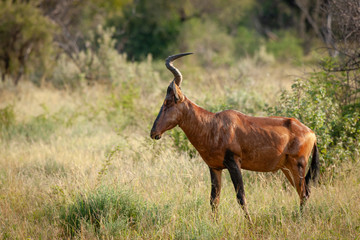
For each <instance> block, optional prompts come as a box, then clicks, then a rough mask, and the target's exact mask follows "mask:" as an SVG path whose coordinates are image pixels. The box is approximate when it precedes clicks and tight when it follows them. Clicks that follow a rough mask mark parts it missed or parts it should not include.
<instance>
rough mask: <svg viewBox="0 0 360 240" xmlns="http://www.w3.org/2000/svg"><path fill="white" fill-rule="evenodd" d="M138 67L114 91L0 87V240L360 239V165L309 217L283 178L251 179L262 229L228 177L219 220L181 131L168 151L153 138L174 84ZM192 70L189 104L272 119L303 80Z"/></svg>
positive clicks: (247, 68)
mask: <svg viewBox="0 0 360 240" xmlns="http://www.w3.org/2000/svg"><path fill="white" fill-rule="evenodd" d="M124 64H125V63H124ZM128 64H129V65H125V66H123V67H124V68H127V69H126V72H127V73H129V74H130V75H129V76H125V75H121V78H116V77H114V79H113V82H112V84H111V85H101V84H96V83H95V84H93V85H90V86H81V87H79V88H77V89H73V90H69V89H60V90H59V89H54V88H52V87H42V88H37V87H34V86H33V85H31V84H28V83H23V84H20V86H19V87H18V88H16V89H1V93H2V95H1V96H0V100H1V101H0V109H1V110H0V113H1V114H2V115H1V117H0V121H1V125H0V126H1V127H0V130H1V137H0V238H3V239H27V238H30V239H40V238H41V239H66V238H75V239H112V238H114V239H339V238H341V239H356V238H358V237H359V232H360V205H359V204H358V203H359V201H358V199H360V177H359V176H360V170H359V169H360V168H359V167H360V166H359V161H358V160H357V161H346V159H344V160H343V161H342V164H341V165H338V166H337V168H336V169H333V172H336V174H332V172H330V171H329V172H325V173H323V175H322V176H321V184H320V185H317V186H313V187H312V188H311V190H312V192H311V197H310V199H309V201H308V204H307V206H306V208H305V210H304V212H303V213H300V212H299V210H298V209H299V199H298V196H297V194H296V191H295V190H294V189H293V188H292V187H291V186H290V184H288V183H287V180H286V179H285V177H284V176H283V175H282V174H281V173H280V172H279V173H275V174H272V173H255V172H248V171H243V174H244V182H245V192H246V198H247V202H248V208H249V212H250V214H251V216H252V219H253V221H254V224H253V225H251V224H249V223H248V222H247V221H246V220H245V218H244V215H243V212H242V210H241V208H240V207H239V206H238V204H237V202H236V198H235V194H234V190H233V186H232V183H231V179H230V176H229V174H228V173H227V172H226V171H225V174H224V176H223V189H222V194H221V204H220V207H219V215H218V217H217V218H216V219H215V218H214V216H213V215H212V213H211V208H210V204H209V197H210V176H209V175H210V174H209V170H208V168H207V166H206V164H205V163H204V162H203V161H202V160H201V158H200V157H199V156H198V155H197V154H196V153H194V152H192V150H191V148H190V146H189V145H184V143H185V142H186V140H185V139H184V138H183V136H182V135H180V133H179V131H178V130H176V129H175V130H174V131H173V132H172V133H171V132H170V133H168V134H165V136H164V138H162V139H161V140H160V141H156V142H155V141H153V140H151V139H150V138H149V136H148V135H149V129H150V127H151V124H152V121H153V120H154V119H155V117H156V114H157V111H158V110H159V107H160V105H161V103H162V101H163V97H164V94H165V91H166V87H167V84H168V83H169V81H170V80H171V74H169V73H168V72H167V71H163V70H162V68H164V67H163V63H161V64H160V63H157V62H152V60H151V59H149V60H148V62H144V63H140V64H136V63H128ZM192 65H193V64H192V62H191V60H189V62H186V61H185V63H180V62H179V66H180V68H181V69H184V70H183V71H182V72H183V75H184V85H183V91H184V92H185V94H186V95H187V96H188V97H189V98H190V99H192V100H194V101H195V102H197V103H198V104H200V105H202V106H205V107H206V108H207V109H210V110H213V111H217V110H221V109H223V108H225V107H232V108H236V109H238V110H240V111H244V112H245V113H249V114H252V115H265V113H264V112H263V111H262V108H261V105H263V104H264V103H268V104H273V103H274V100H275V99H274V98H275V96H276V94H274V93H276V92H277V91H278V90H279V89H280V88H284V87H285V88H286V87H289V83H290V82H291V81H290V80H289V77H288V76H286V74H290V73H292V72H295V71H296V69H294V68H289V66H284V65H282V66H281V67H279V68H277V67H275V66H273V65H263V66H262V71H263V72H262V73H261V74H260V73H259V72H258V71H257V70H258V67H257V65H256V62H254V61H253V60H251V59H244V60H243V61H242V62H238V63H234V64H233V65H232V66H229V67H228V68H217V69H214V70H211V69H208V71H203V70H201V69H198V68H197V67H194V66H192ZM284 68H288V69H287V70H286V71H287V72H286V73H284V72H283V69H284ZM158 69H159V70H158ZM160 69H161V70H160ZM113 76H114V75H113ZM127 77H128V78H131V79H132V81H127V80H129V79H128V78H127ZM259 86H261V88H260V87H259ZM189 153H190V154H189Z"/></svg>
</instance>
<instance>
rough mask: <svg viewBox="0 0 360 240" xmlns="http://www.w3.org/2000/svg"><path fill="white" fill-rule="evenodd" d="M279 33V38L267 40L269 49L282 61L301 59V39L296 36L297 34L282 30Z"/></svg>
mask: <svg viewBox="0 0 360 240" xmlns="http://www.w3.org/2000/svg"><path fill="white" fill-rule="evenodd" d="M278 35H279V38H278V39H273V40H269V41H267V43H266V49H267V51H268V52H269V53H272V54H274V56H275V58H276V59H279V60H282V61H285V60H289V59H290V60H291V59H295V60H298V59H301V58H302V56H303V50H302V47H301V40H300V39H299V38H296V37H295V35H294V34H291V33H290V32H280V33H279V34H278Z"/></svg>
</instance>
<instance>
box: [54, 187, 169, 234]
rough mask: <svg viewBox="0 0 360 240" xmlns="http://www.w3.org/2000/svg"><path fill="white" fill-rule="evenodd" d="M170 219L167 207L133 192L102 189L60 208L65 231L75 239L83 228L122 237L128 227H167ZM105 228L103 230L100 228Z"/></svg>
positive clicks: (138, 228) (137, 228) (79, 197)
mask: <svg viewBox="0 0 360 240" xmlns="http://www.w3.org/2000/svg"><path fill="white" fill-rule="evenodd" d="M166 218H167V213H166V208H159V207H158V206H156V205H150V204H148V203H147V202H146V201H144V200H143V199H140V197H138V196H137V195H135V194H134V193H133V192H131V191H128V190H122V189H114V188H110V187H101V188H98V189H96V190H95V191H93V192H90V193H88V194H85V195H82V196H78V197H77V198H76V200H75V201H74V202H73V203H71V204H67V205H65V206H63V207H61V209H60V220H61V222H62V226H63V229H64V232H65V234H66V235H68V236H74V235H76V234H77V233H79V232H80V231H81V226H82V225H85V226H86V225H87V226H88V227H90V228H93V230H94V231H95V232H97V234H98V235H100V236H101V234H102V233H109V232H110V234H111V235H113V236H114V235H115V236H116V235H119V234H120V232H121V231H127V230H128V228H131V229H136V230H138V231H140V230H141V229H146V228H148V227H154V226H157V225H161V224H163V222H164V221H165V220H166ZM100 227H101V229H100Z"/></svg>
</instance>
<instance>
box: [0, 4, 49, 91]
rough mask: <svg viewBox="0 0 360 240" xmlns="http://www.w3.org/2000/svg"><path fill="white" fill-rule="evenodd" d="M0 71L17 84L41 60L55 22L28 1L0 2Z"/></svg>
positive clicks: (44, 56)
mask: <svg viewBox="0 0 360 240" xmlns="http://www.w3.org/2000/svg"><path fill="white" fill-rule="evenodd" d="M0 16H1V18H0V39H1V41H0V71H1V77H2V81H5V77H6V76H10V77H12V78H13V81H14V84H15V85H16V84H18V82H19V81H20V79H21V77H22V76H23V74H24V73H25V72H27V71H28V70H29V69H30V68H31V67H35V64H44V63H45V61H46V60H45V59H46V57H47V56H48V53H49V52H50V48H51V47H52V36H53V33H54V31H55V26H54V25H53V24H52V23H51V21H50V20H49V19H47V18H46V17H44V16H42V14H41V12H40V10H39V9H37V8H36V7H35V6H33V5H32V4H30V3H13V2H11V1H1V2H0Z"/></svg>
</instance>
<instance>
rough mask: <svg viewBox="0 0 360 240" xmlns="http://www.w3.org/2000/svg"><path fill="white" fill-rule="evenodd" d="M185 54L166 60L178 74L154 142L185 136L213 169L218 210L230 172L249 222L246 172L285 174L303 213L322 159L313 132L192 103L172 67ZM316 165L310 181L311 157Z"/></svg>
mask: <svg viewBox="0 0 360 240" xmlns="http://www.w3.org/2000/svg"><path fill="white" fill-rule="evenodd" d="M189 54H191V53H183V54H178V55H173V56H170V57H168V58H167V59H166V67H167V68H168V69H169V70H170V71H171V72H172V73H173V75H174V77H175V78H174V80H173V81H172V82H171V83H170V85H169V87H168V89H167V93H166V97H165V101H164V103H163V105H162V107H161V109H160V112H159V114H158V116H157V118H156V120H155V122H154V125H153V127H152V129H151V134H150V136H151V138H153V139H160V138H161V135H162V134H163V133H164V132H165V131H167V130H170V129H172V128H174V127H175V126H177V125H179V127H180V128H181V129H182V130H183V131H184V132H185V134H186V136H187V137H188V139H189V140H190V142H191V143H192V144H193V145H194V147H195V148H196V150H197V151H198V152H199V153H200V156H201V157H202V159H203V160H204V161H205V162H206V164H207V165H208V166H209V168H210V174H211V198H210V204H211V206H212V208H213V210H216V208H217V205H218V204H219V199H220V189H221V173H222V170H223V169H225V168H227V169H228V170H229V172H230V176H231V180H232V182H233V184H234V187H235V191H236V196H237V199H238V202H239V203H240V205H241V206H242V208H243V209H244V211H245V214H246V217H247V218H248V219H250V217H249V215H248V212H247V209H246V203H245V193H244V185H243V180H242V175H241V169H246V170H252V171H258V172H274V171H277V170H279V169H281V170H282V172H283V173H284V174H285V176H286V177H287V179H288V180H289V181H290V183H291V184H292V185H293V186H294V187H295V188H296V190H297V193H298V194H299V196H300V208H302V206H303V204H304V203H305V200H306V199H307V198H308V197H309V194H310V190H309V180H310V179H312V180H314V179H315V178H316V176H317V174H318V172H319V153H318V149H317V147H316V137H315V134H314V132H313V131H312V130H310V129H309V128H308V127H307V126H305V125H304V124H302V123H301V122H299V121H298V120H296V119H294V118H285V117H251V116H247V115H245V114H242V113H240V112H237V111H234V110H226V111H222V112H218V113H212V112H208V111H206V110H205V109H203V108H201V107H199V106H197V105H196V104H195V103H193V102H192V101H190V100H189V99H188V98H187V97H186V96H185V95H184V94H183V93H182V91H181V89H180V84H181V82H182V75H181V73H180V71H179V70H178V69H176V68H175V67H174V66H173V64H172V62H173V61H174V60H175V59H177V58H180V57H182V56H186V55H189ZM311 151H313V156H312V162H311V166H310V168H309V171H308V173H307V174H306V176H305V169H306V166H307V163H308V159H309V156H310V154H311Z"/></svg>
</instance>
